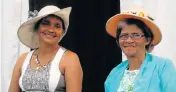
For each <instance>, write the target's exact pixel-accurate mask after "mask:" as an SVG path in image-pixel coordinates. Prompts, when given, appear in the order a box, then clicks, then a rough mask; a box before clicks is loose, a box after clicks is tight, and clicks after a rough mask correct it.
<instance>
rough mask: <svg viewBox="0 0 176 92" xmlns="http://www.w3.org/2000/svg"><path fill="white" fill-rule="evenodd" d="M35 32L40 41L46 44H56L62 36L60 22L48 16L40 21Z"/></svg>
mask: <svg viewBox="0 0 176 92" xmlns="http://www.w3.org/2000/svg"><path fill="white" fill-rule="evenodd" d="M37 32H38V35H39V39H40V41H43V42H45V43H47V44H58V41H59V40H60V38H61V36H62V34H63V25H62V21H61V20H60V19H59V18H57V17H54V16H48V17H46V18H44V19H43V20H42V21H41V23H40V25H39V28H38V31H37Z"/></svg>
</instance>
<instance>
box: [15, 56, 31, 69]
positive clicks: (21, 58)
mask: <svg viewBox="0 0 176 92" xmlns="http://www.w3.org/2000/svg"><path fill="white" fill-rule="evenodd" d="M27 54H28V53H22V54H21V55H20V56H19V57H18V59H17V61H16V64H15V68H18V69H20V71H21V68H22V65H23V63H24V61H25V59H26V56H27Z"/></svg>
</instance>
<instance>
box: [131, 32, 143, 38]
mask: <svg viewBox="0 0 176 92" xmlns="http://www.w3.org/2000/svg"><path fill="white" fill-rule="evenodd" d="M142 36H143V34H139V33H134V34H132V37H133V38H141V37H142Z"/></svg>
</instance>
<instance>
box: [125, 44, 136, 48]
mask: <svg viewBox="0 0 176 92" xmlns="http://www.w3.org/2000/svg"><path fill="white" fill-rule="evenodd" d="M124 47H125V48H127V47H134V46H132V45H130V46H124Z"/></svg>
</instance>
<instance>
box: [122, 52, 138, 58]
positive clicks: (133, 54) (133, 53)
mask: <svg viewBox="0 0 176 92" xmlns="http://www.w3.org/2000/svg"><path fill="white" fill-rule="evenodd" d="M124 54H125V55H126V56H127V57H134V56H135V55H136V51H124Z"/></svg>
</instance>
